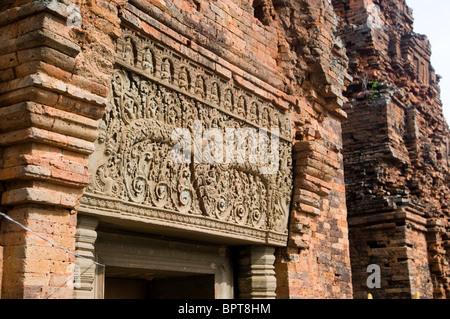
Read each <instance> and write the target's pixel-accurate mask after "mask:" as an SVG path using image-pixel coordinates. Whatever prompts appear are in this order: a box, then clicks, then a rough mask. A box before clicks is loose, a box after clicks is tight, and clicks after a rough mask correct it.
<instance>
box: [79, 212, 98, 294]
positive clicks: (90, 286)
mask: <svg viewBox="0 0 450 319" xmlns="http://www.w3.org/2000/svg"><path fill="white" fill-rule="evenodd" d="M97 225H98V220H97V219H96V218H94V217H88V216H83V215H79V216H78V224H77V230H76V232H75V249H76V253H77V254H78V255H80V256H82V257H84V258H80V257H76V258H75V276H74V278H75V279H74V294H73V296H74V298H75V299H94V298H95V277H96V272H97V271H96V270H97V268H96V267H98V266H97V265H96V264H94V263H93V261H94V260H95V252H94V248H95V247H94V244H95V241H96V239H97V231H96V228H97ZM90 260H91V261H90Z"/></svg>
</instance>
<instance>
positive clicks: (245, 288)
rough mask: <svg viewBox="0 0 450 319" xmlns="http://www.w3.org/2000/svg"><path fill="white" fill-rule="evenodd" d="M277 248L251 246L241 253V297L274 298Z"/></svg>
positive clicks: (239, 285)
mask: <svg viewBox="0 0 450 319" xmlns="http://www.w3.org/2000/svg"><path fill="white" fill-rule="evenodd" d="M274 252H275V248H273V247H269V246H249V247H245V248H242V250H241V251H240V254H239V283H238V289H239V298H241V299H273V298H275V297H276V293H275V289H276V286H277V282H276V281H277V280H276V278H275V267H274V263H275V255H274Z"/></svg>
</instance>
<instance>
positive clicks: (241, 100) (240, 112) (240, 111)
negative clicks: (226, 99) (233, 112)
mask: <svg viewBox="0 0 450 319" xmlns="http://www.w3.org/2000/svg"><path fill="white" fill-rule="evenodd" d="M246 107H247V106H246V101H245V97H244V96H242V95H241V96H240V97H239V101H238V106H237V114H238V115H240V116H245V109H246Z"/></svg>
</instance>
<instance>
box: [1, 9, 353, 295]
mask: <svg viewBox="0 0 450 319" xmlns="http://www.w3.org/2000/svg"><path fill="white" fill-rule="evenodd" d="M73 3H75V4H78V5H80V13H81V17H82V24H81V26H75V27H73V26H70V25H68V24H67V19H68V18H69V16H70V14H71V11H70V10H68V7H70V6H71V4H73ZM0 8H1V14H0V28H1V31H2V32H0V34H1V36H2V37H3V38H2V39H1V40H2V46H1V51H0V53H1V57H0V61H1V64H0V69H1V72H0V73H1V77H2V78H1V81H0V82H1V83H0V107H1V110H2V113H0V120H1V122H2V126H1V130H2V131H1V133H2V135H1V139H0V147H2V148H3V154H4V157H3V162H2V165H1V171H0V180H1V181H2V182H3V184H4V189H5V191H4V193H3V194H2V204H3V205H4V206H3V207H4V208H5V210H6V211H7V212H8V214H9V215H10V216H12V217H13V218H17V219H18V220H19V221H21V222H23V223H24V224H25V225H29V226H30V227H31V226H33V228H34V229H35V230H36V231H38V232H39V233H41V234H42V235H45V237H47V238H50V239H52V240H54V241H55V242H57V243H58V244H61V245H62V246H64V247H65V248H67V249H70V250H73V249H74V238H73V237H74V236H73V234H74V227H75V224H76V223H75V218H76V208H77V205H78V200H79V198H80V196H81V194H82V191H83V188H84V187H85V186H86V185H87V184H88V183H89V173H88V162H87V159H88V156H89V154H90V153H91V152H92V151H93V149H92V146H93V141H94V140H95V138H96V134H97V122H96V120H97V119H99V118H100V117H101V116H102V115H103V112H104V106H105V98H106V97H107V95H108V92H109V87H110V81H111V74H112V72H113V66H114V59H115V50H116V48H115V46H116V40H117V38H118V37H119V35H120V23H123V24H126V25H127V26H129V27H131V28H134V29H135V30H137V31H139V32H142V33H143V34H144V35H146V36H149V37H150V38H152V39H155V40H158V41H162V42H163V43H164V44H165V45H167V46H169V47H171V48H172V49H175V50H176V51H178V52H180V53H181V54H183V55H186V56H188V57H190V58H192V59H193V60H194V61H196V62H197V63H200V64H201V65H203V66H205V67H207V68H209V69H210V70H211V72H217V73H218V74H220V75H221V76H223V77H225V78H228V79H232V80H233V81H234V82H235V83H236V84H238V85H240V86H243V87H245V88H246V89H249V90H250V91H252V92H254V93H256V94H260V95H261V96H263V97H264V98H266V99H268V100H272V101H273V102H274V103H275V104H276V105H278V106H279V107H280V108H282V109H287V110H288V111H289V112H290V113H291V114H292V126H293V136H294V140H293V144H294V154H295V156H294V161H295V163H294V166H295V172H294V188H295V189H294V194H293V205H292V212H291V221H290V241H289V245H288V248H286V249H280V250H279V251H278V253H277V261H276V269H277V280H278V287H279V289H278V291H277V293H278V297H279V298H289V297H290V298H295V297H344V298H345V297H351V294H352V292H351V286H350V277H351V276H350V266H349V256H348V234H347V223H346V209H345V202H344V193H345V192H344V180H343V165H342V140H341V129H340V122H341V120H342V119H343V118H345V113H343V112H342V111H341V106H342V105H343V102H344V98H343V97H342V89H343V87H344V86H345V84H346V83H347V82H348V81H349V80H350V78H349V77H348V76H347V73H346V69H347V59H346V56H345V52H344V48H343V46H342V43H341V42H340V41H339V39H338V38H336V36H335V28H336V22H337V20H336V17H335V15H334V13H333V10H332V6H331V3H330V1H327V0H322V1H299V2H281V1H270V0H261V1H260V0H255V1H253V2H251V1H250V2H248V1H240V0H229V1H203V0H184V1H168V0H130V1H125V0H118V1H113V0H109V1H107V0H95V1H65V0H64V1H63V0H58V1H57V0H49V1H32V0H7V1H3V2H2V4H1V5H0ZM72 9H73V8H72ZM72 13H73V11H72ZM3 31H5V32H3ZM2 232H3V233H4V240H3V243H4V255H5V258H4V265H3V277H4V278H8V280H7V281H3V291H2V292H3V295H2V296H3V297H5V298H19V297H22V298H46V297H52V298H57V297H68V296H69V295H70V294H71V289H72V288H71V285H70V283H69V282H70V280H69V278H70V276H71V275H72V271H73V270H71V268H70V265H73V258H72V257H71V256H70V255H65V254H62V253H61V251H59V250H57V249H55V248H51V247H47V246H46V245H47V244H44V243H42V242H39V240H36V238H34V237H33V236H32V235H30V234H28V233H25V232H24V231H23V230H21V229H18V228H17V227H14V226H11V225H8V224H5V222H3V223H2ZM47 248H48V249H47ZM41 249H43V250H45V251H46V253H45V254H42V255H39V256H37V255H36V254H37V251H41ZM43 250H42V251H43ZM19 261H20V262H19ZM64 267H65V268H64ZM63 268H64V269H63ZM9 278H12V279H13V280H10V279H9Z"/></svg>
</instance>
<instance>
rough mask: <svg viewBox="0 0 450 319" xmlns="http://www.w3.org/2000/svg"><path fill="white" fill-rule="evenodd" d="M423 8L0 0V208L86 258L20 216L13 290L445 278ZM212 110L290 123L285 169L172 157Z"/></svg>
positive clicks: (283, 286) (273, 292) (219, 118)
mask: <svg viewBox="0 0 450 319" xmlns="http://www.w3.org/2000/svg"><path fill="white" fill-rule="evenodd" d="M412 24H413V18H412V12H411V10H410V9H409V8H408V7H407V6H406V4H405V1H404V0H384V1H383V0H332V1H331V0H314V1H313V0H301V1H284V0H253V1H244V0H227V1H206V0H182V1H173V0H77V1H76V0H4V1H2V3H1V4H0V40H1V41H0V181H1V183H0V194H1V206H0V208H1V211H2V212H4V213H7V215H8V216H9V217H11V218H13V219H14V220H16V221H18V222H20V223H21V224H23V225H25V226H26V227H28V228H29V229H31V230H33V231H34V232H35V233H37V234H39V235H40V236H42V237H45V238H46V239H48V240H50V241H52V242H54V243H57V244H58V245H60V246H62V247H64V248H65V249H67V250H69V251H73V252H76V254H77V256H74V255H72V254H70V253H67V252H66V251H64V250H61V249H59V248H57V247H55V246H52V245H51V244H49V243H48V242H45V241H43V240H41V239H39V237H37V236H35V235H34V234H32V233H30V232H27V231H25V230H24V229H23V228H21V227H19V226H17V225H16V224H13V223H11V222H10V221H8V220H6V219H4V218H2V219H1V220H0V222H1V231H0V287H1V289H0V298H5V299H11V298H103V297H109V296H112V295H113V293H118V292H117V290H114V289H113V288H109V287H113V286H114V285H117V284H118V283H120V280H122V279H124V278H128V279H127V280H129V279H130V278H131V277H132V278H139V279H140V280H142V281H145V284H146V285H149V282H152V285H151V290H152V291H156V292H157V294H158V296H164V295H166V296H170V294H172V296H173V294H174V291H168V290H167V289H166V290H165V288H164V287H168V286H171V285H174V284H175V285H180V287H184V286H183V285H188V284H189V283H191V284H192V281H189V280H191V279H193V280H195V282H197V283H198V282H200V281H201V282H204V285H205V286H204V287H203V286H202V287H200V288H199V289H197V290H198V291H202V292H204V295H199V296H198V297H202V296H209V297H211V296H212V297H219V298H233V297H237V298H280V299H284V298H352V297H353V298H366V297H367V293H368V292H370V293H372V294H373V295H374V297H375V298H411V297H412V296H413V295H415V294H417V293H418V294H419V295H420V296H421V297H422V298H448V297H449V294H450V286H449V278H450V275H449V271H450V269H449V265H448V259H449V257H450V255H449V247H450V241H449V240H450V238H449V227H450V225H449V220H448V218H449V207H448V203H449V171H450V170H449V152H450V149H449V136H450V134H449V129H448V126H447V124H446V122H445V119H444V118H443V114H442V105H441V102H440V100H439V76H438V75H436V74H435V73H434V69H433V68H432V66H431V65H430V55H431V49H430V44H429V43H428V41H427V39H426V37H424V36H422V35H418V34H415V33H413V32H412ZM196 121H200V122H201V123H202V124H201V125H203V127H201V129H202V130H204V131H205V130H207V129H213V128H214V129H218V130H223V131H225V129H226V128H227V127H235V128H252V129H258V130H260V131H261V130H271V129H274V128H276V129H277V130H278V132H279V133H277V134H278V136H276V138H277V139H276V140H277V141H278V140H279V146H280V152H281V153H280V158H279V162H277V165H278V167H279V170H278V173H276V174H272V175H270V174H269V175H267V174H261V173H260V170H259V169H260V168H261V167H262V166H263V165H262V164H261V163H256V164H255V163H253V162H251V163H247V162H245V163H238V164H235V163H234V164H232V165H228V166H223V165H218V166H213V165H210V166H208V165H205V164H203V163H195V164H192V163H191V164H178V163H173V162H172V161H168V155H167V154H168V152H167V151H168V150H169V149H170V147H172V146H173V142H171V139H170V136H171V135H170V134H171V132H172V131H173V129H174V128H175V127H183V128H187V129H189V130H191V131H192V132H195V129H196V126H195V125H196V124H195V123H196ZM272 138H273V136H272ZM249 143H250V142H249ZM199 148H200V149H201V148H204V145H203V146H202V145H197V144H194V145H193V149H195V150H198V149H199ZM174 255H175V256H177V258H173V257H172V256H174ZM211 260H212V261H213V263H211ZM92 261H96V262H98V263H103V264H105V265H106V267H105V268H104V269H103V268H102V267H100V266H98V265H96V264H93V263H92ZM371 264H376V265H378V266H380V267H381V277H380V278H381V288H379V289H369V288H368V287H367V282H366V280H367V277H368V275H369V274H368V273H367V271H366V270H367V267H368V266H369V265H371ZM131 265H133V266H131ZM133 267H134V268H133ZM186 269H188V270H186ZM188 273H189V274H188ZM174 274H176V275H177V276H178V277H175V278H179V279H178V281H177V280H174V279H172V278H174V277H171V276H173V275H174ZM194 274H195V276H194ZM231 274H232V275H231ZM189 276H190V277H189ZM196 276H201V277H196ZM105 278H106V279H107V281H106V283H107V284H106V288H105V286H104V282H105ZM190 278H191V279H190ZM195 278H197V279H195ZM198 278H201V279H202V280H198ZM108 280H109V281H108ZM233 283H234V285H235V287H234V288H232V289H230V287H233ZM108 285H109V286H108ZM208 285H209V286H208ZM186 287H188V286H186ZM146 289H147V288H146ZM211 289H212V291H211ZM148 291H149V290H148ZM135 292H136V291H134V293H135ZM147 297H148V295H147Z"/></svg>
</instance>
